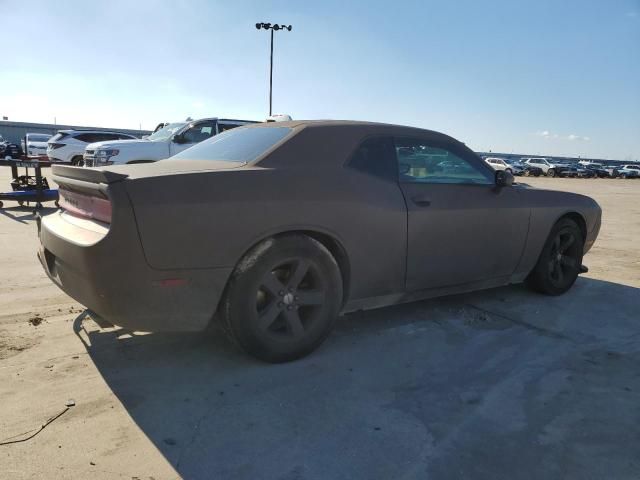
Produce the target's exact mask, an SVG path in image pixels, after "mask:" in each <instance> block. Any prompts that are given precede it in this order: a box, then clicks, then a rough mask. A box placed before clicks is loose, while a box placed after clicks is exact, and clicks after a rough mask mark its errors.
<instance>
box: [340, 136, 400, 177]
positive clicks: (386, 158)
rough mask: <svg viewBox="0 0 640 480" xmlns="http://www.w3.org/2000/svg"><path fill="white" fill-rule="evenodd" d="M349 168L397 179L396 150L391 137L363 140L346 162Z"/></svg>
mask: <svg viewBox="0 0 640 480" xmlns="http://www.w3.org/2000/svg"><path fill="white" fill-rule="evenodd" d="M348 165H349V167H350V168H353V169H355V170H358V171H359V172H363V173H368V174H370V175H373V176H375V177H378V178H383V179H386V180H393V181H395V180H397V167H396V152H395V147H394V144H393V139H392V138H391V137H371V138H367V139H366V140H364V141H363V142H362V143H361V144H360V146H359V147H358V148H357V150H356V151H355V152H354V153H353V155H352V157H351V159H350V160H349V163H348Z"/></svg>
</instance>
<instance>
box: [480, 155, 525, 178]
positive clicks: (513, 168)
mask: <svg viewBox="0 0 640 480" xmlns="http://www.w3.org/2000/svg"><path fill="white" fill-rule="evenodd" d="M484 161H485V162H486V163H488V164H489V166H490V167H491V168H493V169H494V170H505V171H507V172H509V173H512V174H513V175H521V174H522V173H523V172H524V168H522V167H521V166H519V165H511V164H509V163H507V161H506V160H505V159H504V158H500V157H487V158H485V159H484Z"/></svg>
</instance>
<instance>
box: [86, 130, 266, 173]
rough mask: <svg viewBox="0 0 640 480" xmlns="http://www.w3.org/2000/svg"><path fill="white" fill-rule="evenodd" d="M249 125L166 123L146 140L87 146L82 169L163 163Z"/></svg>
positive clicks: (100, 143)
mask: <svg viewBox="0 0 640 480" xmlns="http://www.w3.org/2000/svg"><path fill="white" fill-rule="evenodd" d="M250 123H257V122H253V121H250V120H228V119H222V118H203V119H200V120H195V121H190V122H176V123H169V124H168V125H165V126H164V127H163V128H161V129H160V130H158V131H157V132H155V133H153V134H151V135H149V136H148V137H147V138H142V139H136V140H124V141H115V142H99V143H94V144H91V145H87V148H86V150H85V153H84V166H85V167H101V166H104V165H114V164H115V165H122V164H125V163H142V162H155V161H157V160H164V159H165V158H169V157H171V156H173V155H175V154H176V153H178V152H181V151H183V150H186V149H187V148H189V147H192V146H193V145H195V144H196V143H199V142H201V141H203V140H206V139H208V138H211V137H212V136H214V135H217V134H219V133H222V132H224V131H225V130H229V129H231V128H235V127H240V126H242V125H248V124H250Z"/></svg>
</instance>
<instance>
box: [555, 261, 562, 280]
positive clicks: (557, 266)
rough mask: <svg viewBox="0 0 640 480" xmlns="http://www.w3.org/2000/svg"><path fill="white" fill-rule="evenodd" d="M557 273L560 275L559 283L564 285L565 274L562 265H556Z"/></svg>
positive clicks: (558, 276)
mask: <svg viewBox="0 0 640 480" xmlns="http://www.w3.org/2000/svg"><path fill="white" fill-rule="evenodd" d="M556 272H557V274H558V275H557V277H556V278H557V280H558V282H560V283H562V282H563V281H564V272H563V271H562V267H561V266H560V263H556Z"/></svg>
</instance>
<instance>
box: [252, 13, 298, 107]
mask: <svg viewBox="0 0 640 480" xmlns="http://www.w3.org/2000/svg"><path fill="white" fill-rule="evenodd" d="M256 28H257V29H258V30H260V29H261V28H262V29H265V30H271V61H270V64H269V116H271V108H272V105H273V101H272V99H273V32H274V31H276V32H277V31H278V30H288V31H291V25H278V24H277V23H274V24H273V25H271V24H270V23H256Z"/></svg>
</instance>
